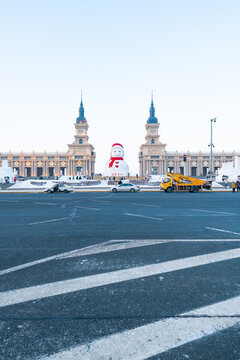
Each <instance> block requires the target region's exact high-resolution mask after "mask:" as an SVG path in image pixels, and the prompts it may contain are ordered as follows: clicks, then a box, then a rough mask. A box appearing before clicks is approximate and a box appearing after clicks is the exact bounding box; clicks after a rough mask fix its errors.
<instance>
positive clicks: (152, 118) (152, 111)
mask: <svg viewBox="0 0 240 360" xmlns="http://www.w3.org/2000/svg"><path fill="white" fill-rule="evenodd" d="M149 113H150V116H149V118H148V121H147V123H148V124H157V123H158V119H157V118H156V117H155V107H154V104H153V91H152V95H151V106H150V109H149Z"/></svg>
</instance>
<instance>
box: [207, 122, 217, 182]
mask: <svg viewBox="0 0 240 360" xmlns="http://www.w3.org/2000/svg"><path fill="white" fill-rule="evenodd" d="M216 119H217V118H216V117H215V118H213V119H211V120H210V121H211V143H210V144H209V145H208V146H210V150H211V152H210V175H211V176H213V164H212V152H213V148H214V145H213V141H212V124H213V122H216V121H217V120H216Z"/></svg>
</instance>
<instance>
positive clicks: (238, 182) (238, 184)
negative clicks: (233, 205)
mask: <svg viewBox="0 0 240 360" xmlns="http://www.w3.org/2000/svg"><path fill="white" fill-rule="evenodd" d="M236 188H237V192H238V191H240V181H239V180H237V182H236Z"/></svg>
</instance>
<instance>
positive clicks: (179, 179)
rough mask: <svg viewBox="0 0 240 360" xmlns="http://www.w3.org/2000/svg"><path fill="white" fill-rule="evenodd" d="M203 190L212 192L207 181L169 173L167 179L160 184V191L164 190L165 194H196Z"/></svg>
mask: <svg viewBox="0 0 240 360" xmlns="http://www.w3.org/2000/svg"><path fill="white" fill-rule="evenodd" d="M203 188H205V189H208V190H210V189H211V185H210V184H209V183H208V182H206V181H205V180H200V179H196V178H194V177H190V176H184V175H182V174H172V173H169V172H168V173H167V177H165V179H164V180H163V182H162V183H161V184H160V190H164V191H165V192H172V191H189V192H194V193H196V192H198V191H199V190H203Z"/></svg>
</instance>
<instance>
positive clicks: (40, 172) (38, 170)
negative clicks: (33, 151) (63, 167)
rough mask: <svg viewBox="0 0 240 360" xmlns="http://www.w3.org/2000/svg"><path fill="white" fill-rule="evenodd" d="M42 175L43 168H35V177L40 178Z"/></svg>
mask: <svg viewBox="0 0 240 360" xmlns="http://www.w3.org/2000/svg"><path fill="white" fill-rule="evenodd" d="M42 174H43V168H42V167H37V176H42Z"/></svg>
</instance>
